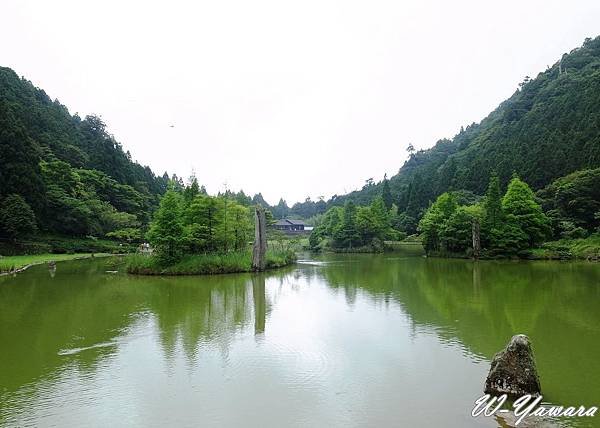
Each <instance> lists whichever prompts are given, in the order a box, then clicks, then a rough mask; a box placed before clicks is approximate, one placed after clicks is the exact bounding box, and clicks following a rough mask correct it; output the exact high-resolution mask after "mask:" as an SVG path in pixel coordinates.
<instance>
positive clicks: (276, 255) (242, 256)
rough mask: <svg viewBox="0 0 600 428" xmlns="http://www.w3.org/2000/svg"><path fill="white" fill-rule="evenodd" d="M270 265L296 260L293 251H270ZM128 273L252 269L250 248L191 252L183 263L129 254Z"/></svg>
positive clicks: (200, 272)
mask: <svg viewBox="0 0 600 428" xmlns="http://www.w3.org/2000/svg"><path fill="white" fill-rule="evenodd" d="M266 257H267V260H266V268H267V269H275V268H278V267H283V266H287V265H290V264H292V263H294V262H295V261H296V255H295V253H294V252H292V251H267V256H266ZM126 266H127V272H128V273H131V274H136V275H211V274H220V273H239V272H251V271H252V253H251V252H250V251H242V252H231V253H224V254H190V255H187V256H184V257H183V259H181V260H180V261H179V262H177V263H175V264H172V265H168V266H164V265H161V264H160V263H158V260H157V259H156V258H155V257H153V256H145V255H141V254H132V255H129V256H127V257H126Z"/></svg>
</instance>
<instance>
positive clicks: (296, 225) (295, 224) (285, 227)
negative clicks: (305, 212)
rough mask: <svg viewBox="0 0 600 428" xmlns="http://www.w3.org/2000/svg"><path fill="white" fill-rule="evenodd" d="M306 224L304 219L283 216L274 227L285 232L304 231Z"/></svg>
mask: <svg viewBox="0 0 600 428" xmlns="http://www.w3.org/2000/svg"><path fill="white" fill-rule="evenodd" d="M305 226H306V225H305V224H304V222H303V221H302V220H292V219H288V218H282V219H281V220H277V222H276V223H275V224H274V225H273V227H274V228H275V229H277V230H281V231H284V232H292V233H294V232H304V230H305V229H304V228H305Z"/></svg>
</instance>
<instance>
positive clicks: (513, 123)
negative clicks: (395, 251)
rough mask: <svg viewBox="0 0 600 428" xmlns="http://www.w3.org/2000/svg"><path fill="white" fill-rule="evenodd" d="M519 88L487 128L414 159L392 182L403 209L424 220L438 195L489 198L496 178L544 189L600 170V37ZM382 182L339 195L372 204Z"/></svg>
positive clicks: (337, 201)
mask: <svg viewBox="0 0 600 428" xmlns="http://www.w3.org/2000/svg"><path fill="white" fill-rule="evenodd" d="M519 86H520V87H519V89H518V90H517V91H516V92H515V93H514V94H513V95H512V96H511V97H510V98H509V99H507V100H506V101H504V102H503V103H502V104H500V106H498V108H497V109H496V110H494V111H493V112H492V113H490V115H489V116H487V117H486V118H485V119H483V120H482V121H481V123H479V124H473V125H470V126H468V127H467V128H466V129H461V131H460V132H459V134H458V135H456V136H455V137H454V138H453V139H451V140H448V139H445V140H441V141H438V142H437V143H436V145H435V146H434V147H432V148H431V149H429V150H422V151H418V152H416V153H413V154H412V155H411V156H410V158H409V159H408V160H407V161H406V162H405V164H404V165H403V166H402V168H400V170H399V172H398V174H397V175H395V176H393V177H391V178H390V188H391V191H392V195H393V198H394V201H395V202H396V204H397V205H398V207H399V209H400V211H403V212H405V213H406V214H407V215H409V216H412V217H419V216H420V214H421V213H422V210H423V209H424V208H426V207H427V206H428V205H429V203H430V202H431V201H433V200H434V199H435V197H436V196H438V195H440V194H441V193H443V192H445V191H447V190H459V189H461V190H462V189H464V190H467V191H471V192H474V193H476V194H483V192H484V191H485V188H486V186H487V183H488V178H489V175H490V172H491V171H492V170H495V171H496V172H497V173H498V175H499V177H500V180H501V182H502V184H503V185H506V183H507V182H508V181H509V179H510V177H511V175H512V174H513V173H516V174H518V175H519V176H520V177H521V178H522V179H523V180H524V181H525V182H527V183H528V184H529V185H530V186H532V188H534V189H540V188H542V187H544V186H546V185H548V184H549V183H551V182H552V181H553V180H555V179H556V178H558V177H561V176H564V175H567V174H569V173H572V172H574V171H577V170H580V169H584V168H594V167H598V166H600V37H599V38H595V39H586V40H585V42H584V44H583V46H582V47H580V48H577V49H574V50H573V51H571V52H570V53H568V54H565V55H563V57H562V58H561V59H560V61H558V62H557V63H556V64H554V65H553V66H552V67H550V68H548V69H547V70H546V71H544V72H542V73H539V75H538V76H537V77H536V78H534V79H529V78H526V79H525V80H524V81H523V82H522V83H521V84H520V85H519ZM381 191H382V183H378V184H370V185H366V186H365V187H363V189H361V190H359V191H355V192H352V193H349V194H347V195H343V196H335V197H334V198H332V199H331V200H330V201H329V202H328V205H329V206H331V205H342V204H343V203H344V202H345V201H346V200H347V199H353V200H354V201H355V203H358V204H366V203H369V202H370V201H371V200H372V199H373V198H374V197H375V196H377V195H379V194H381Z"/></svg>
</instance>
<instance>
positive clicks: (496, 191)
mask: <svg viewBox="0 0 600 428" xmlns="http://www.w3.org/2000/svg"><path fill="white" fill-rule="evenodd" d="M484 206H485V219H484V226H485V227H486V228H487V229H489V230H491V229H498V228H499V227H500V226H501V224H502V220H503V211H502V191H501V190H500V179H499V178H498V175H496V173H495V172H493V173H492V175H491V176H490V183H489V184H488V188H487V192H486V194H485V205H484Z"/></svg>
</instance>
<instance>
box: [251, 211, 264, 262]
mask: <svg viewBox="0 0 600 428" xmlns="http://www.w3.org/2000/svg"><path fill="white" fill-rule="evenodd" d="M254 219H255V222H254V248H253V249H252V269H254V270H257V271H259V272H262V271H263V270H265V254H266V253H267V220H266V218H265V210H264V208H262V207H260V206H257V207H256V210H255V212H254Z"/></svg>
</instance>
